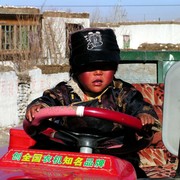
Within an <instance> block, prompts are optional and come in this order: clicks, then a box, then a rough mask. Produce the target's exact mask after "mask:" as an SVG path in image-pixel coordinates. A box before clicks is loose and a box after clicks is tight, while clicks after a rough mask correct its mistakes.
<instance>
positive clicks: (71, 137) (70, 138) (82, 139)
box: [23, 106, 150, 155]
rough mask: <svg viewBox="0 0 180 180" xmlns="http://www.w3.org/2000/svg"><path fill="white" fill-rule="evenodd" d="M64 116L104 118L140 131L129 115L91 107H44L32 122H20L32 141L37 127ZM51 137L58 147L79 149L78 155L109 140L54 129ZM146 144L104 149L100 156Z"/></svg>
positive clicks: (137, 120)
mask: <svg viewBox="0 0 180 180" xmlns="http://www.w3.org/2000/svg"><path fill="white" fill-rule="evenodd" d="M64 116H71V117H74V116H76V117H86V116H87V117H94V118H100V119H105V120H108V121H112V122H114V123H119V124H121V125H123V126H128V127H130V128H133V129H135V130H137V131H139V130H141V128H142V124H141V121H140V120H139V119H137V118H135V117H133V116H130V115H127V114H124V113H121V112H117V111H111V110H107V109H102V108H94V107H84V106H54V107H47V108H43V109H40V111H39V112H37V113H36V114H35V118H34V120H33V121H32V122H29V121H28V120H26V119H25V120H24V121H23V127H24V130H25V131H26V133H27V134H28V135H30V136H31V137H32V138H34V139H35V140H37V139H36V137H37V136H38V134H41V133H42V132H43V131H44V128H40V127H41V125H42V124H43V123H44V122H45V121H48V120H49V121H50V120H52V119H53V118H57V117H64ZM47 128H48V127H47ZM55 130H57V129H55ZM49 138H50V137H49ZM54 138H56V139H59V140H58V142H60V143H62V144H66V145H71V146H77V147H79V148H80V152H82V153H92V151H93V149H96V148H97V146H98V143H101V142H104V141H107V140H108V139H110V137H103V136H100V135H96V134H93V133H92V134H89V133H88V134H86V133H83V134H82V133H77V132H70V131H64V130H58V131H57V132H56V133H55V135H54ZM111 138H112V137H111ZM50 139H51V138H50ZM149 143H150V139H149V138H145V137H143V138H141V139H140V140H139V141H137V143H136V145H135V146H133V147H130V146H125V145H123V146H122V147H120V148H119V147H118V148H108V149H107V148H104V149H101V153H104V154H112V155H117V154H126V153H130V152H134V151H138V150H140V149H143V148H145V147H146V146H148V145H149Z"/></svg>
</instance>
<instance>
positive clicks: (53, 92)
mask: <svg viewBox="0 0 180 180" xmlns="http://www.w3.org/2000/svg"><path fill="white" fill-rule="evenodd" d="M40 103H41V104H43V105H44V106H45V107H46V106H63V105H64V101H63V95H62V91H61V84H58V85H57V86H55V87H54V88H52V89H48V90H46V91H44V92H43V95H42V96H41V97H39V98H37V99H35V100H33V101H32V102H31V103H30V104H29V105H28V107H30V106H32V105H34V104H40ZM28 107H27V108H28Z"/></svg>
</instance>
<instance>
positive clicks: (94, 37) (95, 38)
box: [84, 31, 103, 50]
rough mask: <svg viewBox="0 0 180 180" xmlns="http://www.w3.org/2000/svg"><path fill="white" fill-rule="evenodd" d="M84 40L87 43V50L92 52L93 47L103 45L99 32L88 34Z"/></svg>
mask: <svg viewBox="0 0 180 180" xmlns="http://www.w3.org/2000/svg"><path fill="white" fill-rule="evenodd" d="M84 38H85V39H86V41H87V42H88V43H87V50H92V49H93V48H95V47H98V46H102V45H103V42H102V37H101V33H100V32H99V31H96V32H95V33H93V32H89V33H88V35H86V36H84Z"/></svg>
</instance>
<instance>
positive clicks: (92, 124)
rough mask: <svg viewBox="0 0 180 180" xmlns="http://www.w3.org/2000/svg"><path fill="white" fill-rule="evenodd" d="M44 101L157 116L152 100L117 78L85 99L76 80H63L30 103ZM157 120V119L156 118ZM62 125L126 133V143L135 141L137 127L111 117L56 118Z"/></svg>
mask: <svg viewBox="0 0 180 180" xmlns="http://www.w3.org/2000/svg"><path fill="white" fill-rule="evenodd" d="M36 103H43V104H44V105H45V106H69V105H71V106H72V105H74V106H78V105H84V106H91V107H100V108H105V109H110V110H114V111H119V112H123V113H126V114H128V115H132V116H135V117H136V116H137V115H138V114H139V113H147V114H151V115H152V116H153V117H155V118H156V119H158V117H157V114H156V112H155V111H154V109H153V107H152V105H151V104H149V103H147V102H145V101H144V99H143V96H142V94H141V93H140V92H139V91H137V90H136V89H135V88H134V87H133V86H132V85H131V84H129V83H127V82H124V81H122V80H121V79H114V80H113V82H112V84H111V85H109V87H107V89H106V90H105V91H104V92H103V93H102V94H101V95H99V96H98V97H95V98H91V99H89V100H84V93H83V91H82V90H81V89H80V88H79V86H78V84H77V83H76V82H74V81H73V80H70V81H68V82H60V83H59V84H57V85H56V86H55V87H54V88H52V89H49V90H46V91H45V92H44V93H43V96H42V97H39V98H37V99H35V100H34V101H33V102H32V103H31V104H30V105H29V106H31V105H33V104H36ZM157 122H158V120H157ZM54 123H55V124H56V126H58V128H59V129H63V130H64V129H65V130H69V131H75V132H86V133H87V132H92V131H93V132H94V133H98V134H102V135H106V134H107V133H109V132H111V133H112V134H117V133H118V135H119V136H121V137H123V140H122V141H123V143H125V142H128V143H130V141H132V143H134V142H135V141H136V137H135V133H136V132H135V131H134V130H132V129H129V128H128V127H123V126H122V125H120V124H117V123H113V122H110V121H106V120H102V119H95V118H90V117H86V118H79V117H78V118H77V117H75V118H72V117H71V118H69V117H68V118H67V117H64V118H61V119H56V120H54ZM154 126H155V127H154V129H156V130H158V129H159V126H160V125H159V123H155V125H154Z"/></svg>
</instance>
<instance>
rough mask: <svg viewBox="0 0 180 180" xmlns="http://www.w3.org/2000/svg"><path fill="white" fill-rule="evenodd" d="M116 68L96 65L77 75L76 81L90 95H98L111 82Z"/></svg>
mask: <svg viewBox="0 0 180 180" xmlns="http://www.w3.org/2000/svg"><path fill="white" fill-rule="evenodd" d="M116 68H117V66H111V65H109V64H108V65H106V64H96V66H89V67H88V68H86V69H85V70H84V71H83V72H81V73H79V75H78V81H79V83H80V84H81V86H82V87H83V89H84V90H85V91H86V92H87V93H89V94H90V95H93V94H96V95H97V94H99V93H101V92H102V91H103V90H105V89H106V88H107V86H108V85H109V84H110V83H111V82H112V81H113V78H114V74H115V72H116Z"/></svg>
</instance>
